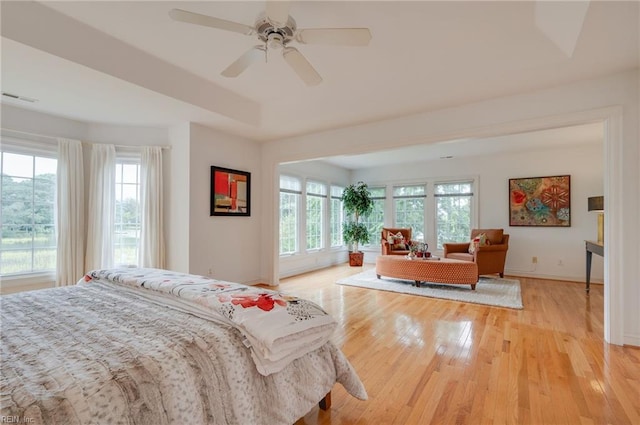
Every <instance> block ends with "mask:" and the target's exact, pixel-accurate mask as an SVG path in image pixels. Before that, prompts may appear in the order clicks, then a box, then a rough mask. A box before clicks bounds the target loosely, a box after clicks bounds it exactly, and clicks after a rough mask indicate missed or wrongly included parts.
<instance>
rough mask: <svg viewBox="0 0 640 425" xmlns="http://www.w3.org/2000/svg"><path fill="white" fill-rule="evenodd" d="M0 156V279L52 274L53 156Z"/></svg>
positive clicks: (54, 171) (53, 262) (54, 176)
mask: <svg viewBox="0 0 640 425" xmlns="http://www.w3.org/2000/svg"><path fill="white" fill-rule="evenodd" d="M3 143H4V141H3ZM0 154H1V161H0V167H1V172H0V174H1V175H2V180H1V182H0V198H1V204H2V205H1V208H0V216H1V220H0V228H1V230H0V234H1V238H0V275H11V274H26V273H38V272H53V271H55V269H56V231H55V210H56V174H57V160H56V159H55V157H54V155H53V154H51V156H47V155H45V154H42V155H41V154H25V153H17V151H16V153H14V152H7V151H2V152H1V153H0Z"/></svg>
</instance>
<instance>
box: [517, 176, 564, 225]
mask: <svg viewBox="0 0 640 425" xmlns="http://www.w3.org/2000/svg"><path fill="white" fill-rule="evenodd" d="M509 226H548V227H570V226H571V176H550V177H527V178H522V179H509Z"/></svg>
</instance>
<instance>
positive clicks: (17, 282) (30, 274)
mask: <svg viewBox="0 0 640 425" xmlns="http://www.w3.org/2000/svg"><path fill="white" fill-rule="evenodd" d="M1 141H2V144H1V146H0V152H1V155H0V161H2V159H3V158H4V154H5V153H8V154H15V155H25V156H31V157H33V158H36V157H37V158H47V159H54V160H55V161H56V172H55V174H56V181H55V183H54V189H55V192H54V195H53V204H52V208H53V215H52V216H53V222H52V223H50V224H49V225H52V226H53V229H54V235H55V236H54V240H55V241H56V244H55V245H54V246H52V247H49V248H53V250H54V251H56V257H55V260H54V267H53V269H40V270H33V268H32V270H30V271H22V272H16V273H8V274H2V275H0V277H1V279H2V289H3V290H2V292H3V293H4V292H5V291H6V290H9V291H10V290H11V289H12V288H20V289H22V290H23V289H27V287H29V286H36V285H37V286H41V285H42V284H43V283H49V282H51V281H55V277H56V268H57V234H58V229H57V178H58V171H57V161H58V146H57V144H53V143H51V142H43V141H40V140H38V139H36V138H35V137H34V138H29V139H27V138H17V137H12V136H8V135H5V134H4V130H3V134H2V136H1ZM33 161H34V167H35V159H33ZM2 172H4V169H3V164H2V163H0V174H1V173H2ZM35 172H36V170H35V168H34V170H33V173H35ZM29 178H30V179H32V181H34V183H35V180H36V177H35V174H33V175H32V176H31V177H29ZM2 190H3V182H2V181H1V179H0V194H1V193H2ZM34 208H35V204H32V205H31V210H32V211H33V210H34ZM0 220H2V211H0ZM32 225H35V224H33V223H32ZM0 231H1V230H0ZM39 248H42V247H39ZM33 256H34V244H33V241H32V244H31V257H32V267H33Z"/></svg>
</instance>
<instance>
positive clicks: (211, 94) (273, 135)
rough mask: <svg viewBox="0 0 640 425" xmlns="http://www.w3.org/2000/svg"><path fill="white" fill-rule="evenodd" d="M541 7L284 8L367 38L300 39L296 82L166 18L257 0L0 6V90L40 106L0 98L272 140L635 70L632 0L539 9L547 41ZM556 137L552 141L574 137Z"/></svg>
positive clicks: (306, 20) (91, 117)
mask: <svg viewBox="0 0 640 425" xmlns="http://www.w3.org/2000/svg"><path fill="white" fill-rule="evenodd" d="M538 3H539V2H533V1H529V2H510V1H495V2H479V1H471V2H463V1H441V2H436V1H407V2H399V1H393V2H386V1H354V2H344V1H321V2H312V1H294V2H292V5H291V9H290V15H291V16H293V17H294V18H295V20H296V21H297V24H298V27H299V28H323V27H368V28H370V30H371V33H372V40H371V43H370V45H369V46H368V47H363V48H361V47H339V46H317V45H298V46H297V47H298V49H299V50H300V51H301V52H302V53H303V54H304V55H305V56H306V57H307V59H308V60H309V61H310V62H311V63H312V64H313V66H314V67H315V68H316V70H317V71H318V72H319V73H320V74H321V75H322V77H323V79H324V81H323V82H322V83H321V84H320V85H318V86H315V87H307V86H305V85H304V84H303V83H302V82H301V81H300V80H299V79H298V78H297V76H296V75H295V74H294V73H293V71H291V69H289V68H288V66H287V65H286V63H284V61H283V60H282V58H281V57H277V56H273V57H270V59H269V62H268V63H255V64H253V65H252V66H251V67H250V68H249V69H248V70H247V71H245V72H244V73H243V74H241V75H240V76H239V77H238V78H235V79H229V78H225V77H222V76H221V75H220V72H221V71H222V70H223V69H225V68H226V67H227V66H228V65H229V64H230V63H231V62H233V61H234V60H235V59H236V58H238V57H239V56H240V55H241V54H242V53H244V52H245V51H246V50H247V49H249V48H250V47H251V46H253V45H254V44H256V40H255V39H253V38H251V37H247V36H244V35H241V34H237V33H231V32H225V31H222V30H217V29H212V28H206V27H199V26H195V25H189V24H184V23H180V22H175V21H172V20H171V19H169V17H168V14H167V13H168V11H169V10H170V9H172V8H174V7H179V8H181V9H185V10H189V11H193V12H198V13H202V14H207V15H211V16H216V17H219V18H223V19H226V20H231V21H236V22H240V23H244V24H248V25H252V24H253V22H254V20H255V19H256V17H257V16H258V14H259V13H260V12H261V11H263V10H264V2H262V1H232V2H220V1H203V2H188V1H177V2H160V1H79V2H78V1H73V2H71V1H69V2H66V1H60V2H39V3H32V2H17V3H15V2H9V1H2V3H1V4H0V7H2V10H1V11H2V36H3V37H2V64H1V66H2V90H3V92H9V93H14V94H18V95H21V96H25V97H28V98H34V99H38V101H37V102H36V103H25V102H21V101H16V100H11V99H8V98H6V97H4V96H3V99H2V102H3V103H7V104H11V105H15V106H19V107H22V108H27V109H33V110H37V111H42V112H47V113H50V114H54V115H59V116H63V117H67V118H72V119H77V120H82V121H88V122H97V123H115V124H124V125H138V126H163V127H165V126H170V125H174V124H177V123H180V122H185V121H193V122H197V123H201V124H204V125H207V126H210V127H213V128H218V129H220V130H221V131H224V132H227V133H230V134H236V135H240V136H243V137H247V138H250V139H253V140H257V141H268V140H275V139H281V138H286V137H291V136H294V135H301V134H308V133H312V132H317V131H321V130H327V129H332V128H338V127H345V126H349V125H355V124H361V123H366V122H371V121H376V120H380V119H386V118H392V117H398V116H402V115H407V114H411V113H416V112H426V111H431V110H437V109H442V108H447V107H452V106H456V105H461V104H466V103H469V102H474V101H480V100H483V99H488V98H495V97H500V96H508V95H512V94H516V93H523V92H529V91H533V90H538V89H542V88H546V87H552V86H556V85H559V84H566V83H568V82H571V81H577V80H584V79H588V78H594V77H598V76H603V75H607V74H611V73H614V72H617V71H623V70H627V69H632V68H635V67H637V66H638V26H639V25H638V20H639V16H640V15H639V12H638V9H639V8H638V3H637V2H635V1H626V2H601V1H591V2H590V3H584V2H581V3H583V5H587V6H588V9H587V10H586V15H584V22H582V20H581V19H580V16H581V15H580V13H578V12H575V13H574V12H573V11H572V10H571V9H569V10H567V9H566V7H567V3H559V2H551V3H547V6H550V5H551V7H554V6H553V5H556V7H561V8H563V9H562V10H560V9H559V10H558V11H557V14H555V13H556V11H555V10H552V13H551V15H549V16H552V17H553V16H563V21H562V22H554V19H552V18H549V17H544V16H543V17H542V18H540V19H542V20H543V21H544V22H545V23H547V24H549V25H546V26H547V27H548V26H551V27H553V26H554V25H555V26H556V28H559V29H561V30H563V31H561V33H560V34H559V35H558V34H555V35H554V34H552V33H547V34H545V33H544V32H543V31H542V28H543V27H544V26H543V25H540V21H538V24H537V23H536V6H537V5H538ZM574 3H575V2H574ZM569 4H570V3H569ZM563 5H564V6H563ZM569 7H571V6H569ZM561 12H562V13H564V15H563V14H561ZM574 16H575V19H574V18H573V17H574ZM69 17H70V18H72V19H73V20H69V19H68V18H69ZM570 21H571V22H570ZM85 24H86V25H85ZM556 24H557V25H556ZM569 24H572V25H569ZM580 24H582V25H580ZM567 28H574V29H573V30H571V31H569V30H567ZM105 34H106V35H107V36H106V37H105V36H104V35H105ZM567 40H568V41H569V43H568V45H569V46H570V47H569V49H567ZM571 40H574V41H575V48H572V47H573V46H574V44H573V43H572V42H571ZM132 48H133V49H137V50H133V51H132V50H131V49H132ZM132 52H133V53H132ZM114 75H115V76H114ZM596 127H597V128H596ZM588 129H590V130H591V131H592V132H593V133H592V134H591V136H590V138H591V139H593V138H594V137H595V136H594V135H595V134H597V136H598V137H600V136H601V134H602V129H601V127H598V126H587V127H585V128H584V129H582V130H580V131H581V133H580V134H582V135H584V134H585V131H587V130H588ZM576 131H578V130H576ZM565 133H567V132H565ZM576 134H578V133H576ZM565 136H566V137H564V138H562V139H558V138H557V137H554V138H555V143H556V144H557V143H561V142H560V141H559V140H570V139H571V140H573V139H576V140H577V137H578V136H576V138H573V139H572V138H571V137H570V135H569V133H567V134H565ZM582 138H583V139H584V137H582ZM587 138H588V137H587ZM529 139H531V137H529ZM547 139H548V138H547ZM540 140H542V138H541V139H540ZM499 141H500V138H497V139H494V141H493V142H491V143H494V144H497V143H498V142H499ZM530 142H531V143H533V141H532V140H530ZM466 143H467V145H465V144H464V143H460V144H459V145H458V146H459V148H457V150H456V151H453V152H454V153H450V152H452V150H451V149H452V146H453V145H454V144H453V143H447V144H443V145H441V146H440V147H438V148H435V150H433V151H432V152H431V153H430V154H429V155H434V156H435V157H439V156H442V155H450V154H454V155H455V154H456V152H459V153H463V152H469V149H470V146H472V145H473V144H471V143H470V141H466ZM541 143H544V142H541ZM567 143H572V142H570V141H568V142H567ZM447 145H448V146H449V148H450V149H448V150H447V149H445V150H442V149H444V147H447ZM345 160H346V159H345Z"/></svg>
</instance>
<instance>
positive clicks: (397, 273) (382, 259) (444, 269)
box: [376, 255, 478, 290]
mask: <svg viewBox="0 0 640 425" xmlns="http://www.w3.org/2000/svg"><path fill="white" fill-rule="evenodd" d="M376 275H377V276H378V279H380V276H386V277H395V278H397V279H407V280H413V281H414V282H415V285H416V286H418V287H420V284H421V283H422V282H435V283H447V284H464V285H471V289H472V290H475V289H476V283H478V265H477V264H476V263H474V262H471V261H462V260H452V259H448V258H441V259H439V260H436V259H427V260H424V259H420V258H414V259H409V258H407V257H402V256H397V255H380V256H378V258H376Z"/></svg>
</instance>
